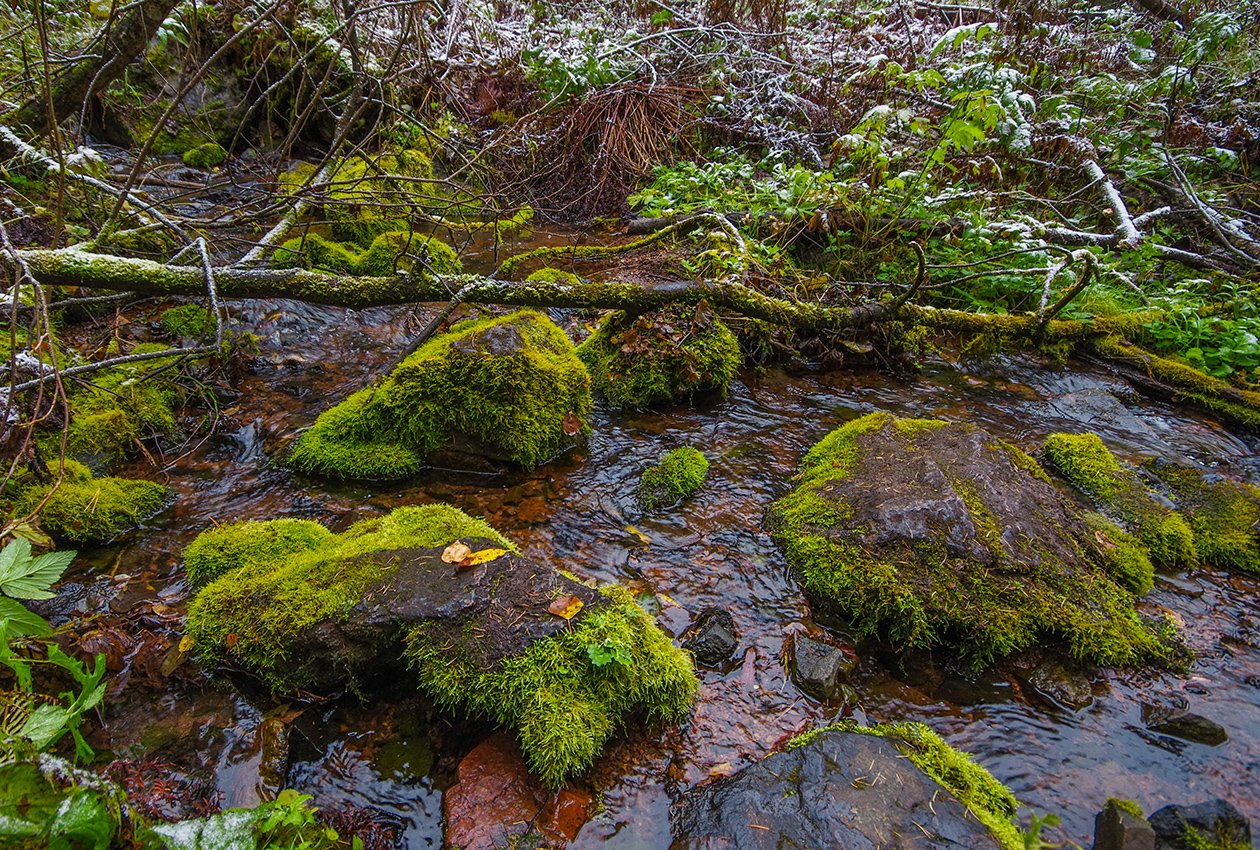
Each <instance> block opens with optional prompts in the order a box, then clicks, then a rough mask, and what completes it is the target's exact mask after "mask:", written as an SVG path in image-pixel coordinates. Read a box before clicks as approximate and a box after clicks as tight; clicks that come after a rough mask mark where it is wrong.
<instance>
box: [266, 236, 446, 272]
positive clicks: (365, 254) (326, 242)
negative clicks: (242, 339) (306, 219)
mask: <svg viewBox="0 0 1260 850" xmlns="http://www.w3.org/2000/svg"><path fill="white" fill-rule="evenodd" d="M416 262H419V263H420V264H421V265H422V267H423V268H424V270H425V271H426V272H428V273H429V274H436V275H445V274H456V273H458V272H459V270H460V262H459V257H457V256H456V255H455V252H454V251H453V250H452V249H451V247H450V246H449V245H447V244H446V243H445V242H442V241H441V240H439V239H437V238H436V237H431V236H421V235H420V234H418V233H414V232H407V231H391V232H389V233H382V234H381V235H379V236H377V237H376V238H375V239H373V240H372V243H371V245H370V246H369V247H368V248H367V249H366V250H360V249H359V248H358V247H357V246H356V245H355V244H354V243H349V242H334V241H332V240H330V239H325V238H324V237H322V236H320V235H319V234H318V233H308V234H306V235H305V236H297V237H294V238H293V239H288V240H285V242H284V243H283V244H282V245H281V246H280V247H279V248H277V249H276V252H275V253H274V254H273V255H272V257H271V264H272V265H273V266H275V267H276V268H286V269H288V268H294V269H296V268H302V269H312V270H314V271H323V272H330V273H333V274H350V275H359V276H363V277H390V276H392V275H394V274H397V273H398V272H405V271H408V270H410V269H411V268H412V266H413V265H414V263H416Z"/></svg>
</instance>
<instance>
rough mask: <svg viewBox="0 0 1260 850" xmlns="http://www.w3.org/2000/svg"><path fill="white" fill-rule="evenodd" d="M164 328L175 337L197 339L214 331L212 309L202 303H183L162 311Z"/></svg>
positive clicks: (159, 320) (161, 321)
mask: <svg viewBox="0 0 1260 850" xmlns="http://www.w3.org/2000/svg"><path fill="white" fill-rule="evenodd" d="M158 322H159V323H160V324H161V325H162V330H163V331H165V332H166V333H167V334H168V335H169V336H172V337H174V338H175V339H197V338H199V337H203V336H209V335H210V334H211V333H213V332H214V319H212V318H211V317H210V311H209V310H207V309H206V308H205V307H202V306H201V305H200V304H181V305H179V306H178V307H172V308H171V309H169V310H166V311H164V312H163V313H162V316H161V318H160V319H158Z"/></svg>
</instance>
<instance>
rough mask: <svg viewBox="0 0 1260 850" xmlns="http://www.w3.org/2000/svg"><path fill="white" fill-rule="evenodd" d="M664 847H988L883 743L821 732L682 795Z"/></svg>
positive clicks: (991, 843)
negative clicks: (811, 738)
mask: <svg viewBox="0 0 1260 850" xmlns="http://www.w3.org/2000/svg"><path fill="white" fill-rule="evenodd" d="M673 814H674V817H673V835H674V840H673V843H672V844H671V845H670V847H671V850H717V848H723V850H779V848H789V847H790V848H796V847H801V848H832V847H835V848H844V850H910V848H915V850H926V849H927V848H968V850H983V848H998V847H999V846H1000V845H999V844H998V842H997V839H995V838H994V837H993V835H992V834H991V833H990V832H989V831H988V829H986V828H985V827H984V825H982V824H981V823H980V822H979V821H977V820H976V819H975V817H974V816H973V815H972V814H971V813H970V812H969V811H967V809H966V807H965V806H963V804H962V803H960V802H959V801H958V800H957V799H956V798H955V797H954V796H953V795H952V794H950V793H949V792H948V791H946V790H945V789H944V788H942V787H941V786H940V785H938V784H937V783H936V782H935V781H933V780H932V779H931V778H929V777H928V776H927V775H925V774H924V773H923V772H922V771H920V770H919V769H918V768H917V767H915V766H914V764H913V763H912V762H911V761H910V760H909V759H908V758H906V757H904V756H903V755H902V754H901V753H899V752H898V751H897V749H896V747H894V746H893V744H892V743H891V742H890V741H888V740H887V739H884V738H879V737H875V736H872V735H862V734H856V733H852V732H843V731H828V732H823V733H822V734H820V735H818V736H817V737H816V738H815V739H814V740H813V741H811V742H810V743H809V744H806V745H805V746H802V747H798V748H796V749H794V750H789V751H787V752H782V753H776V754H774V755H772V756H770V757H768V758H766V759H764V760H762V761H760V762H758V763H757V764H755V765H753V766H751V767H749V768H747V769H746V770H744V771H742V772H741V773H738V774H736V775H735V776H732V777H729V778H727V779H721V780H718V781H717V782H714V783H713V784H711V785H706V786H704V787H701V788H697V789H695V790H693V791H691V792H689V793H688V794H687V795H686V796H684V797H683V799H682V800H681V801H679V803H678V804H677V806H676V807H675V809H674V813H673Z"/></svg>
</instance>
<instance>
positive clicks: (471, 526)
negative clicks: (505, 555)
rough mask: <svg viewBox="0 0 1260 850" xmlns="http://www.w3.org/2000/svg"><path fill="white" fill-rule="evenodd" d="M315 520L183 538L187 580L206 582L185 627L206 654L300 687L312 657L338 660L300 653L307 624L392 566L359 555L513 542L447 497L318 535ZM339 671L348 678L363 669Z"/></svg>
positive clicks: (338, 611) (342, 614) (349, 603)
mask: <svg viewBox="0 0 1260 850" xmlns="http://www.w3.org/2000/svg"><path fill="white" fill-rule="evenodd" d="M315 525H316V524H315V523H308V522H306V521H303V520H271V521H266V522H244V523H238V524H235V525H230V526H224V527H222V528H217V529H213V530H210V531H207V532H204V533H203V534H202V535H200V536H199V537H198V538H197V539H196V540H194V541H193V543H192V544H190V545H189V547H188V549H187V550H186V552H185V568H186V569H187V571H188V575H189V580H190V582H191V583H193V584H198V583H200V582H207V583H206V584H205V585H204V586H203V587H202V588H201V590H200V591H199V592H198V593H197V595H196V597H194V599H193V600H192V602H191V603H190V604H189V606H188V619H187V623H186V625H185V629H186V632H187V634H188V636H189V637H191V638H192V639H193V642H194V644H193V645H194V647H195V648H196V651H197V654H198V656H199V657H200V658H201V659H202V660H203V661H205V662H206V663H209V664H217V663H224V662H227V661H231V662H233V663H235V664H239V665H241V666H244V667H245V668H246V669H248V670H251V671H252V672H254V673H257V674H258V675H259V676H261V677H262V678H263V679H264V680H265V681H267V682H268V683H269V684H271V685H272V686H273V687H276V688H279V689H292V688H300V687H303V686H305V685H306V684H308V682H309V678H310V677H309V675H308V673H309V671H306V667H307V666H308V665H309V664H319V663H326V664H336V663H337V659H335V658H334V659H309V658H305V657H296V656H295V655H294V652H295V650H297V648H298V646H299V642H300V640H301V638H302V635H303V632H305V631H306V630H308V629H311V628H313V627H316V626H318V624H320V623H322V622H325V621H328V620H338V619H344V618H346V617H347V616H349V614H350V612H351V610H352V609H353V608H354V607H355V606H356V605H357V604H358V603H359V602H361V601H362V597H363V592H364V590H366V589H367V588H368V587H369V586H370V585H371V584H372V583H373V582H375V581H376V580H378V579H381V578H383V577H385V576H386V575H387V574H388V573H389V571H390V568H389V567H388V566H386V565H384V564H382V563H381V562H379V561H376V560H373V559H370V558H363V557H362V556H364V555H367V554H370V553H373V552H378V551H387V550H393V549H431V548H436V547H441V546H445V545H446V544H448V543H450V542H451V541H453V540H456V539H458V538H461V537H470V538H472V537H478V538H485V539H489V540H492V541H494V542H496V543H498V544H499V545H500V546H503V547H504V548H506V549H511V550H515V547H514V546H513V545H512V544H511V543H510V542H508V541H507V540H506V539H505V538H504V537H503V536H502V535H500V534H499V533H498V532H497V531H495V529H494V528H492V527H491V526H490V525H488V524H487V523H486V522H484V521H483V520H479V519H474V518H472V517H470V516H468V515H467V514H465V513H463V512H462V511H460V510H458V509H456V508H453V507H451V506H450V505H442V504H435V505H425V506H422V507H404V508H398V509H396V510H394V511H393V512H391V513H390V514H388V515H386V516H383V517H378V518H375V519H369V520H364V521H362V522H359V523H356V524H355V525H352V526H351V527H350V528H349V529H347V530H346V531H344V532H342V533H341V534H332V533H330V532H327V531H326V530H325V531H324V533H323V534H321V533H320V532H319V531H317V530H315V528H312V526H315ZM316 527H319V526H316ZM340 672H341V673H343V674H344V675H345V676H346V678H348V679H349V680H350V681H352V682H353V681H355V680H356V675H357V674H358V673H360V672H361V671H356V670H343V671H340Z"/></svg>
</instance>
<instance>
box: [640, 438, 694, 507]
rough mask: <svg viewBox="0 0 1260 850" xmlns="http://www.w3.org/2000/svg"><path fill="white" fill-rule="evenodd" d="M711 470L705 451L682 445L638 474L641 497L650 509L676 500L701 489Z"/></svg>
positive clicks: (641, 500)
mask: <svg viewBox="0 0 1260 850" xmlns="http://www.w3.org/2000/svg"><path fill="white" fill-rule="evenodd" d="M708 474H709V459H708V458H707V457H705V456H704V452H702V451H700V450H699V449H697V448H693V447H691V446H683V447H682V448H679V449H674V450H673V451H671V452H668V453H667V454H666V455H665V456H664V457H663V458H661V460H660V462H659V463H657V464H656V465H655V466H650V467H648V468H647V469H645V470H643V475H642V476H641V477H640V478H639V501H640V502H641V503H642V505H643V507H644V508H646V509H648V510H654V509H656V508H659V507H665V506H667V505H673V504H677V503H678V502H680V501H681V500H683V499H686V498H687V497H689V496H694V495H695V494H696V493H699V492H700V488H701V487H703V486H704V478H705V476H706V475H708Z"/></svg>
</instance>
